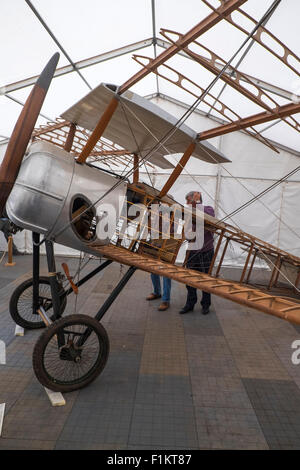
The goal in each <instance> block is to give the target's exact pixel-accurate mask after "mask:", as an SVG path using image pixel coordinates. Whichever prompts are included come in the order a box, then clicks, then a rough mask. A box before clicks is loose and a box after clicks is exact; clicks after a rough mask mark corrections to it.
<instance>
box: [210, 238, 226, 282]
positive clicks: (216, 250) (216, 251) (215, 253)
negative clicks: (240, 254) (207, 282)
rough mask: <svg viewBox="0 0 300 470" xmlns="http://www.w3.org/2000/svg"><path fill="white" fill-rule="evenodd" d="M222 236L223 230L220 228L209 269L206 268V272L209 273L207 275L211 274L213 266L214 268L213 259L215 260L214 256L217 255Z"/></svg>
mask: <svg viewBox="0 0 300 470" xmlns="http://www.w3.org/2000/svg"><path fill="white" fill-rule="evenodd" d="M223 237H224V230H222V231H221V233H220V235H219V240H218V243H217V246H216V249H215V252H214V256H213V259H212V260H211V263H210V267H209V270H208V274H209V275H211V273H212V270H213V268H214V264H215V261H216V258H217V255H218V252H219V249H220V246H221V243H222V240H223Z"/></svg>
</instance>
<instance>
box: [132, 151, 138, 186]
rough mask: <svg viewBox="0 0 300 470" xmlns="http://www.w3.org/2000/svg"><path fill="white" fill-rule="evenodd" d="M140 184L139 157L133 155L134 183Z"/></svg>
mask: <svg viewBox="0 0 300 470" xmlns="http://www.w3.org/2000/svg"><path fill="white" fill-rule="evenodd" d="M138 182H139V156H138V155H137V154H136V153H134V154H133V183H138Z"/></svg>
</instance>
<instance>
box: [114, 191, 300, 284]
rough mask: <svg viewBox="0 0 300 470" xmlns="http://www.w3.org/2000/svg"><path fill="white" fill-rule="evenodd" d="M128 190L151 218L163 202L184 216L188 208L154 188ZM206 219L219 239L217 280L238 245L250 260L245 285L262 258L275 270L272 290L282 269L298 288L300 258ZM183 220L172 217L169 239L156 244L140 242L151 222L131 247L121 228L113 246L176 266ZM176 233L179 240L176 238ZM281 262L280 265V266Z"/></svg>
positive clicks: (162, 237)
mask: <svg viewBox="0 0 300 470" xmlns="http://www.w3.org/2000/svg"><path fill="white" fill-rule="evenodd" d="M167 184H168V183H166V185H167ZM128 190H129V191H130V193H128V194H131V196H130V197H131V198H132V200H131V201H130V200H129V199H128V205H136V206H138V204H142V206H143V207H146V208H148V211H149V214H151V204H157V203H159V202H162V203H163V204H165V205H168V206H170V207H171V206H176V207H178V210H179V211H180V212H181V214H182V213H183V210H184V207H183V206H182V205H181V204H179V203H177V202H176V201H175V200H173V199H172V198H171V197H169V196H168V195H165V196H163V197H160V194H161V192H160V191H158V190H156V189H154V188H151V187H150V186H148V185H146V184H145V183H137V184H130V185H128ZM191 215H192V217H195V216H194V215H193V214H192V213H191ZM203 216H204V228H205V230H207V231H210V232H212V233H213V234H214V235H215V237H216V240H215V241H216V249H215V253H214V257H213V259H212V262H211V266H210V268H209V272H208V274H210V275H213V276H215V277H219V276H220V273H221V270H222V267H223V263H224V260H225V256H226V252H227V249H228V247H229V244H232V243H235V244H237V245H238V246H239V247H241V248H242V249H243V250H244V251H245V252H246V259H245V263H244V266H243V268H242V275H241V278H240V282H241V283H246V284H247V283H249V282H250V277H251V274H252V271H253V268H254V263H255V260H256V258H257V257H259V258H261V259H262V260H263V261H267V263H268V264H269V265H270V266H271V279H270V282H269V284H268V281H267V286H268V288H269V289H271V288H273V287H275V286H276V284H277V282H278V280H279V275H280V270H281V268H282V267H285V268H288V269H291V275H289V277H288V279H287V278H285V281H286V282H288V283H290V284H291V289H292V287H293V286H296V282H297V279H298V277H299V276H298V272H300V258H299V257H297V256H294V255H291V254H289V253H288V252H286V251H284V250H281V249H279V248H278V247H276V246H274V245H271V244H269V243H267V242H264V241H263V240H260V239H259V238H257V237H254V236H252V235H250V234H248V233H246V232H243V231H242V230H240V229H237V228H236V227H234V226H232V225H229V224H227V223H224V222H221V221H218V220H217V219H215V218H214V217H210V216H208V215H207V214H204V215H203ZM127 217H128V216H127V215H126V216H124V215H122V217H121V219H122V221H123V219H124V220H125V221H126V220H127V223H128V224H130V222H131V219H130V218H127ZM179 218H180V216H179V215H178V213H176V220H175V214H174V213H172V217H170V218H169V219H168V220H169V224H170V226H169V230H168V234H169V235H168V237H167V236H166V233H163V231H162V230H160V229H159V231H158V236H157V239H154V238H153V239H152V240H151V239H150V237H149V238H148V239H145V237H144V238H143V239H140V238H139V234H140V233H141V230H142V229H143V228H144V229H145V230H146V229H147V230H148V234H149V233H153V227H151V222H150V221H149V219H148V220H146V221H143V222H142V223H141V222H140V225H139V226H137V227H136V234H137V235H136V236H135V235H134V236H133V237H130V238H129V240H131V243H129V242H127V240H128V237H127V238H126V233H125V229H124V224H120V225H121V229H120V230H119V232H118V234H117V235H116V237H115V238H114V239H113V241H112V244H115V245H116V246H120V247H123V248H124V247H126V249H127V250H128V251H133V249H134V250H135V251H136V252H137V253H139V254H143V255H145V256H148V257H151V258H153V259H156V260H161V261H166V262H169V263H172V264H174V263H175V262H176V258H177V255H178V252H179V249H180V247H181V246H182V244H183V243H184V241H185V239H184V234H183V232H181V234H179V231H178V228H179V225H178V226H177V225H176V224H177V223H178V219H179ZM125 225H126V224H125ZM165 232H166V230H165ZM175 232H176V236H174V233H175ZM224 243H225V245H224ZM134 247H135V248H134ZM277 259H278V261H277V262H276V260H277ZM284 276H285V274H282V276H281V278H280V279H281V281H283V280H284ZM297 276H298V277H297Z"/></svg>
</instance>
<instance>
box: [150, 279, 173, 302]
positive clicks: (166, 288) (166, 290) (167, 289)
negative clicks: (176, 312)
mask: <svg viewBox="0 0 300 470" xmlns="http://www.w3.org/2000/svg"><path fill="white" fill-rule="evenodd" d="M151 281H152V284H153V288H154V294H156V295H161V287H160V277H159V275H158V274H151ZM170 294H171V279H169V278H168V277H163V296H162V301H163V302H170Z"/></svg>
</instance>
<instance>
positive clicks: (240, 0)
mask: <svg viewBox="0 0 300 470" xmlns="http://www.w3.org/2000/svg"><path fill="white" fill-rule="evenodd" d="M246 1H247V0H227V1H225V2H222V4H221V6H220V7H219V8H217V9H216V11H214V12H213V13H211V14H210V15H208V16H207V17H206V18H205V19H204V20H202V21H201V22H200V23H198V24H197V25H196V26H194V27H193V28H192V29H191V30H190V31H188V32H187V33H186V34H184V35H183V36H182V37H181V38H180V39H179V40H178V41H177V42H176V43H175V44H173V45H172V46H170V47H169V48H168V49H167V50H165V51H163V52H162V53H161V54H160V55H159V56H157V57H156V58H155V59H153V61H152V62H151V64H150V67H149V68H147V69H145V68H143V69H142V70H140V71H139V72H137V73H136V74H135V75H133V77H131V78H130V79H129V80H127V82H125V83H124V84H123V85H122V86H121V87H120V88H119V94H122V93H124V91H126V90H128V88H130V87H132V86H133V85H135V84H136V83H137V82H139V81H140V80H141V79H142V78H144V77H146V76H147V75H148V74H149V73H150V72H151V70H154V69H156V68H157V67H159V66H160V65H161V64H163V63H164V62H165V61H166V60H168V59H170V58H171V57H173V56H174V55H175V54H176V53H177V52H178V51H179V50H181V49H184V48H185V47H186V46H187V45H188V44H190V43H191V42H193V41H194V40H195V39H197V38H198V37H199V36H201V35H202V34H204V33H206V32H207V31H209V30H210V29H211V28H212V27H213V26H215V25H216V24H217V23H219V22H220V21H221V20H222V19H223V18H224V17H226V16H228V15H230V14H231V13H232V12H233V11H235V10H236V9H237V8H239V7H240V6H241V5H243V4H244V3H246Z"/></svg>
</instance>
